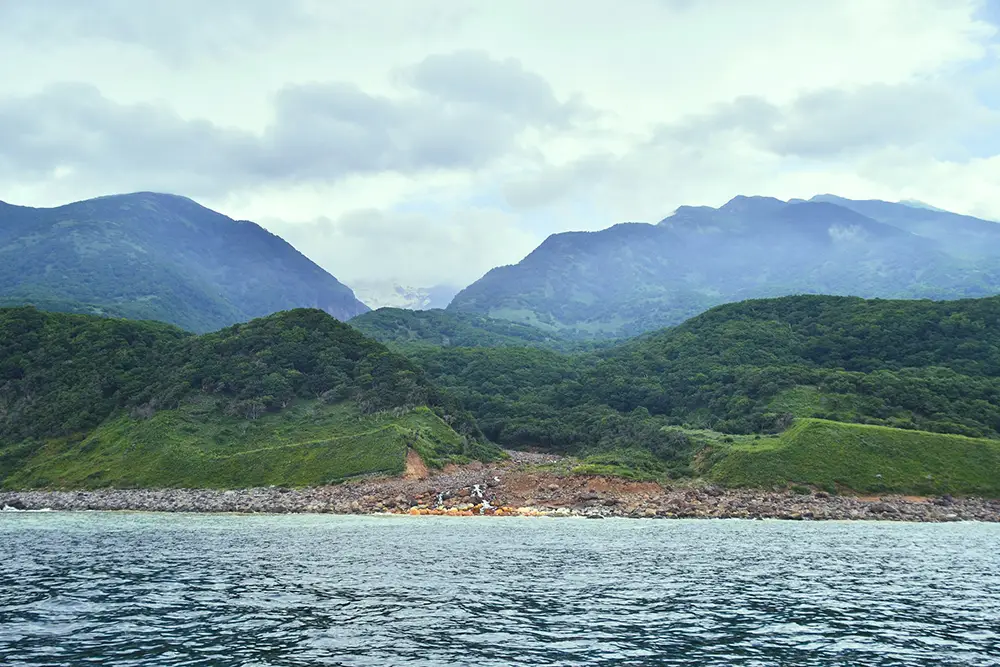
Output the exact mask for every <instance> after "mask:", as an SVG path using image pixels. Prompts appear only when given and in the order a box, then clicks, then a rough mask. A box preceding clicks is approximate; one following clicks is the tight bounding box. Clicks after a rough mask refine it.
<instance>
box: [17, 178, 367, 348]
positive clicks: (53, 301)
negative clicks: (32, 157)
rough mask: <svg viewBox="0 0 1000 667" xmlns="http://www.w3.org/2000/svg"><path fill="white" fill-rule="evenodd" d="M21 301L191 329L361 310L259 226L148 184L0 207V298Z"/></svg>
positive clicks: (330, 278)
mask: <svg viewBox="0 0 1000 667" xmlns="http://www.w3.org/2000/svg"><path fill="white" fill-rule="evenodd" d="M23 304H30V305H35V306H37V307H38V308H43V309H46V310H54V311H59V312H80V313H91V314H98V315H110V316H116V317H117V316H123V317H129V318H132V319H148V320H159V321H162V322H169V323H172V324H176V325H177V326H180V327H182V328H184V329H187V330H189V331H196V332H204V331H211V330H214V329H218V328H220V327H224V326H227V325H230V324H233V323H235V322H243V321H247V320H250V319H252V318H254V317H261V316H264V315H268V314H270V313H273V312H276V311H281V310H287V309H290V308H296V307H312V308H319V309H321V310H324V311H326V312H328V313H330V314H332V315H334V316H335V317H337V318H338V319H342V320H347V319H349V318H351V317H353V316H354V315H357V314H359V313H363V312H365V311H367V310H368V308H367V307H366V306H365V305H364V304H362V303H361V302H359V301H358V300H357V299H356V298H355V297H354V294H353V292H351V290H350V289H348V288H347V287H345V286H344V285H342V284H341V283H339V282H338V281H337V280H336V279H335V278H334V277H333V276H331V275H330V274H329V273H327V272H326V271H324V270H323V269H322V268H320V267H319V266H317V265H316V264H315V263H313V262H312V261H310V260H309V259H308V258H306V257H305V256H304V255H302V254H301V253H300V252H298V251H297V250H296V249H295V248H293V247H292V246H290V245H289V244H288V243H286V242H285V241H284V240H282V239H281V238H279V237H277V236H275V235H274V234H271V233H270V232H268V231H266V230H265V229H263V228H262V227H260V226H258V225H256V224H254V223H252V222H247V221H236V220H233V219H231V218H228V217H226V216H224V215H222V214H220V213H216V212H215V211H212V210H209V209H207V208H205V207H203V206H200V205H198V204H197V203H195V202H194V201H191V200H190V199H187V198H185V197H178V196H174V195H166V194H157V193H151V192H140V193H135V194H129V195H115V196H109V197H100V198H97V199H91V200H87V201H82V202H76V203H73V204H68V205H66V206H60V207H57V208H29V207H24V206H0V306H11V305H23Z"/></svg>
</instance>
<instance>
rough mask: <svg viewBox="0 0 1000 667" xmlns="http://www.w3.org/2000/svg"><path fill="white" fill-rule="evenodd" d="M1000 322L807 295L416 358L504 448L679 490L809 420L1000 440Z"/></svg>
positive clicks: (932, 307)
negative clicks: (592, 336)
mask: <svg viewBox="0 0 1000 667" xmlns="http://www.w3.org/2000/svg"><path fill="white" fill-rule="evenodd" d="M998 321H1000V298H989V299H975V300H958V301H945V302H932V301H879V300H874V301H865V300H863V299H857V298H849V297H820V296H801V297H786V298H782V299H770V300H754V301H747V302H743V303H739V304H729V305H725V306H720V307H717V308H715V309H712V310H711V311H709V312H707V313H705V314H703V315H701V316H699V317H696V318H693V319H692V320H690V321H688V322H686V323H685V324H683V325H681V326H679V327H675V328H672V329H666V330H663V331H660V332H656V333H653V334H648V335H646V336H643V337H641V338H637V339H634V340H631V341H628V342H626V343H624V344H622V345H619V346H617V347H614V348H611V349H609V350H604V351H600V352H597V353H589V354H559V353H557V352H554V351H550V350H541V349H527V348H506V349H501V348H497V349H462V348H437V349H429V348H428V349H416V350H410V351H408V353H409V355H410V356H411V358H412V359H414V360H415V361H416V362H417V363H418V364H419V365H420V366H422V367H423V368H424V370H425V371H426V372H427V374H428V376H429V377H430V379H431V380H432V381H433V382H434V383H435V384H436V385H438V386H439V387H441V388H442V389H445V390H447V391H448V392H449V393H450V394H451V395H453V396H455V397H456V398H457V399H459V400H460V402H461V404H462V405H463V407H465V408H466V409H468V410H469V411H470V412H471V413H472V414H473V415H474V416H475V417H476V419H477V421H478V423H479V426H480V427H481V429H482V430H483V432H484V433H485V434H486V435H487V436H488V437H489V438H490V439H492V440H494V441H495V442H498V443H500V444H502V445H504V446H510V447H529V448H537V449H543V450H550V451H561V452H568V453H574V454H577V455H581V456H585V457H601V456H604V455H608V456H610V457H611V458H607V457H606V456H605V458H597V459H593V460H591V461H590V462H589V463H590V464H593V465H594V466H595V467H594V468H591V469H592V470H598V469H603V470H611V469H628V470H632V471H638V472H639V473H640V474H642V475H654V476H656V475H658V476H664V475H668V476H671V477H678V476H687V475H695V474H705V473H706V472H707V471H708V469H709V468H710V466H709V467H705V466H703V465H699V461H701V460H702V458H703V457H704V455H705V451H706V450H712V449H713V445H714V444H715V443H721V444H723V445H725V444H727V443H726V442H725V440H726V439H728V440H730V441H732V442H745V441H753V440H754V438H758V437H760V436H762V435H763V436H765V437H764V438H762V440H763V441H765V442H766V441H767V440H768V438H767V437H766V436H767V435H768V434H776V433H780V432H782V431H784V430H785V429H786V428H788V427H789V426H790V425H791V424H792V423H793V420H794V419H796V418H827V419H835V420H839V421H843V422H848V423H867V424H879V425H883V426H890V427H896V428H898V429H900V432H902V433H906V432H908V431H909V432H912V433H914V434H916V433H918V432H919V431H928V432H936V433H951V434H959V435H966V436H974V437H980V438H983V437H985V438H1000V329H997V328H996V327H995V326H993V325H992V323H995V322H998ZM638 450H641V451H643V452H647V453H649V454H652V455H653V456H654V457H655V459H656V460H657V461H658V463H656V464H655V465H650V463H649V462H648V460H647V459H643V460H642V461H640V460H639V459H637V458H636V457H635V455H634V454H635V452H636V451H638ZM611 459H615V460H614V461H612V460H611ZM624 461H629V462H624ZM599 466H604V467H603V468H601V467H599Z"/></svg>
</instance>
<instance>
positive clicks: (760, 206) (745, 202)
mask: <svg viewBox="0 0 1000 667" xmlns="http://www.w3.org/2000/svg"><path fill="white" fill-rule="evenodd" d="M784 205H785V202H783V201H781V200H780V199H776V198H774V197H761V196H756V195H754V196H749V197H748V196H746V195H736V196H735V197H733V198H732V199H730V200H729V201H727V202H726V203H725V204H723V205H722V206H720V207H719V210H720V211H731V212H734V213H737V212H739V213H742V212H744V211H749V210H774V209H778V208H781V207H782V206H784Z"/></svg>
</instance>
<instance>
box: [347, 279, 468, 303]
mask: <svg viewBox="0 0 1000 667" xmlns="http://www.w3.org/2000/svg"><path fill="white" fill-rule="evenodd" d="M351 286H352V288H353V289H354V293H355V294H356V295H357V296H358V298H359V299H360V300H361V301H362V302H363V303H364V304H365V305H366V306H368V307H369V308H371V309H372V310H378V309H379V308H406V309H409V310H435V309H437V308H444V307H446V306H447V305H448V304H449V303H450V302H451V300H452V299H453V298H454V297H455V295H456V294H458V291H459V288H458V287H453V286H452V285H434V286H432V287H407V286H404V285H400V284H399V283H397V282H395V281H391V280H389V281H385V280H358V281H354V282H352V283H351Z"/></svg>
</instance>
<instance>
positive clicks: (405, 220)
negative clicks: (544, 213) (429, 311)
mask: <svg viewBox="0 0 1000 667" xmlns="http://www.w3.org/2000/svg"><path fill="white" fill-rule="evenodd" d="M264 224H266V226H267V227H268V229H270V230H272V231H274V232H275V233H278V234H280V235H281V236H283V237H284V238H286V239H287V240H288V241H289V242H290V243H292V244H293V245H296V246H297V247H299V248H301V249H302V250H303V252H305V254H307V255H308V256H309V257H310V258H311V259H312V260H313V261H315V262H317V263H318V264H320V265H322V266H334V267H337V277H338V278H339V279H341V280H343V281H344V282H346V283H347V284H350V283H351V282H352V281H372V280H375V281H384V280H393V279H396V280H401V281H403V282H405V283H412V284H416V285H436V284H442V283H447V284H456V285H465V284H468V283H470V282H472V281H473V280H476V279H477V278H479V277H480V276H482V275H483V274H484V273H486V272H487V271H489V270H490V269H491V268H493V267H494V266H497V265H499V264H506V263H509V262H510V261H516V260H517V259H520V257H523V256H524V255H526V254H527V253H528V252H530V251H531V250H532V249H533V248H534V247H535V246H536V245H537V244H538V242H539V241H540V239H539V238H538V237H537V236H536V235H535V234H533V233H531V232H529V231H525V230H523V229H521V228H520V227H519V226H518V224H517V219H516V218H515V217H513V216H511V215H509V214H504V213H500V212H497V211H494V210H488V209H481V208H472V207H467V208H462V209H456V210H452V211H435V212H433V213H431V214H422V213H408V212H399V211H386V210H378V209H359V210H354V211H349V212H347V213H345V214H344V215H342V216H340V217H338V218H336V219H330V218H318V219H315V220H312V221H307V222H299V223H295V222H288V221H280V220H265V221H264Z"/></svg>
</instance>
